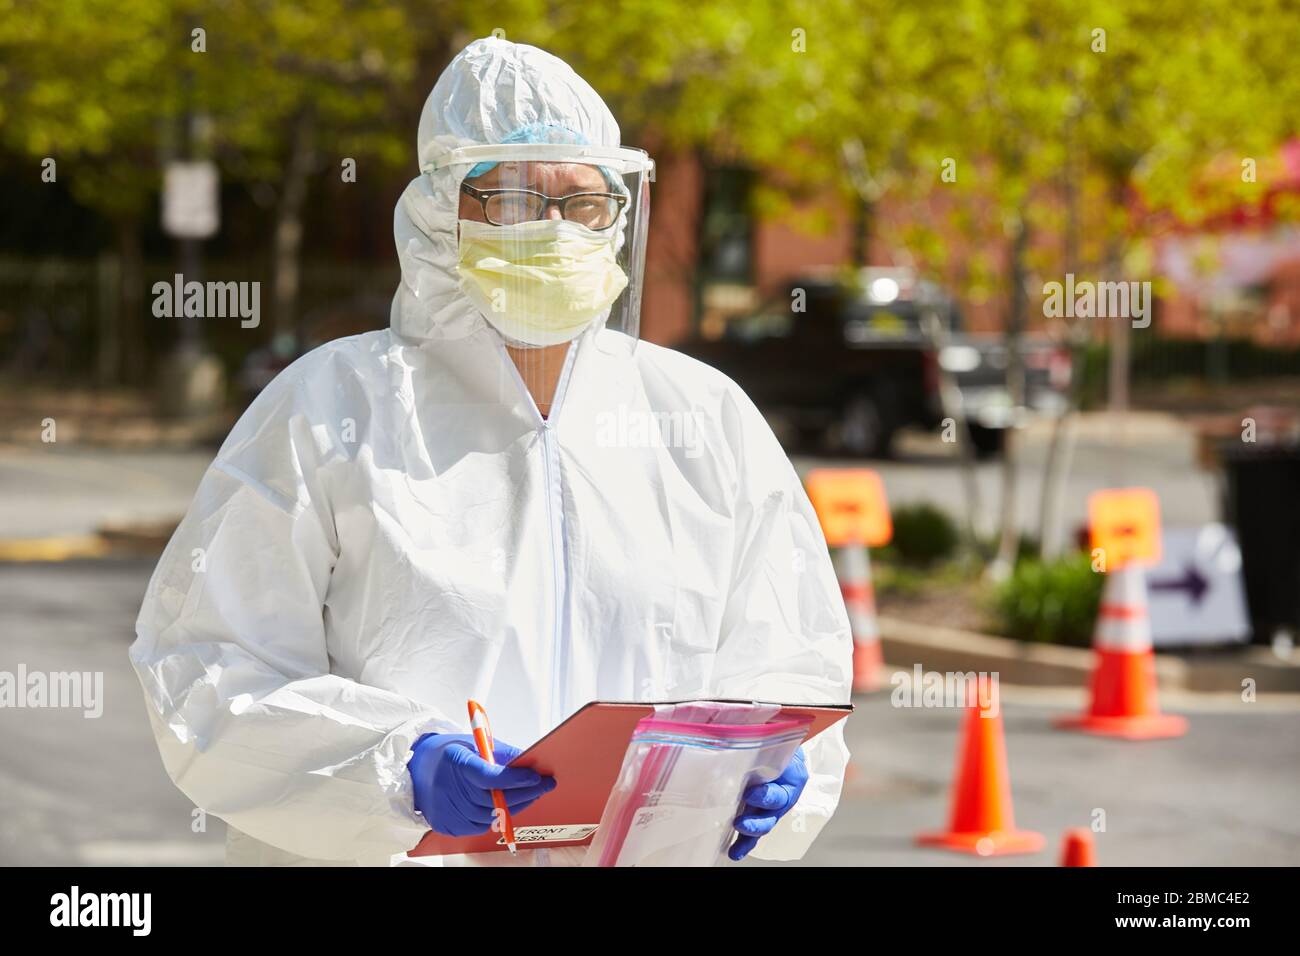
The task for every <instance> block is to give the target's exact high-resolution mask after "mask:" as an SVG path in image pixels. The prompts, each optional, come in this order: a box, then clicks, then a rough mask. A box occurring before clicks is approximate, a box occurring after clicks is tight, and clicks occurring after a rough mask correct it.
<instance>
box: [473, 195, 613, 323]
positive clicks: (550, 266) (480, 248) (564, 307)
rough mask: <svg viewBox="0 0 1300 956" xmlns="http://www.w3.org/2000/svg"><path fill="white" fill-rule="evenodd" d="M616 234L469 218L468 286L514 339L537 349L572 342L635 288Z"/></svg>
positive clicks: (560, 222) (564, 224) (551, 222)
mask: <svg viewBox="0 0 1300 956" xmlns="http://www.w3.org/2000/svg"><path fill="white" fill-rule="evenodd" d="M616 228H617V227H616ZM614 232H615V230H614V229H609V230H607V231H605V232H596V231H595V230H593V229H588V228H587V227H586V226H583V225H580V224H579V223H576V222H568V221H567V220H564V219H538V220H534V221H532V222H521V223H518V224H516V225H511V226H494V225H492V224H491V223H486V222H476V221H473V220H469V219H462V220H460V243H459V253H458V257H459V268H460V287H461V289H462V290H463V291H464V293H465V295H466V296H468V297H469V299H470V301H471V302H473V303H474V304H475V305H476V306H478V308H479V311H481V312H482V313H483V315H484V317H485V318H487V320H488V321H489V322H491V323H492V325H493V326H495V327H496V329H497V330H498V331H499V332H500V333H501V334H502V335H504V336H506V338H509V339H513V340H514V341H516V342H522V343H524V344H525V345H535V346H545V345H558V344H560V343H561V342H568V341H571V340H573V339H574V338H576V337H577V336H578V335H579V334H581V333H582V331H583V330H584V329H586V328H587V326H589V325H591V323H592V322H594V321H595V320H596V319H598V318H599V317H600V316H601V315H602V314H603V313H604V312H605V310H606V309H608V308H609V307H610V306H611V305H612V304H613V302H614V300H615V299H617V298H618V296H619V293H621V292H622V291H623V289H624V288H626V287H627V275H626V274H625V273H624V272H623V270H622V269H621V268H619V265H618V262H617V261H616V260H615V258H614V242H613V240H614Z"/></svg>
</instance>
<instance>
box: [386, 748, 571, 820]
mask: <svg viewBox="0 0 1300 956" xmlns="http://www.w3.org/2000/svg"><path fill="white" fill-rule="evenodd" d="M520 753H522V751H521V750H519V749H518V748H517V747H511V746H510V745H509V744H505V743H502V742H501V741H499V740H498V741H496V742H495V747H494V749H493V752H492V755H493V757H494V759H495V760H496V762H497V766H495V767H494V766H492V764H490V763H488V762H487V761H486V760H484V759H483V758H482V757H480V756H479V755H478V748H477V747H476V746H475V744H474V738H473V737H472V736H470V735H469V734H425V735H424V736H423V737H421V738H420V739H419V740H417V741H416V742H415V743H414V744H413V745H412V746H411V759H410V760H408V761H407V762H406V769H407V770H408V771H409V772H410V774H411V783H412V785H413V786H414V789H415V809H417V810H419V811H420V813H421V814H423V815H424V819H425V820H426V821H427V822H428V824H429V826H430V827H431V828H432V829H434V830H436V831H437V832H438V833H443V834H446V835H447V836H473V835H474V834H477V833H486V832H487V831H488V830H489V829H491V827H492V814H493V806H492V791H493V790H500V791H501V793H502V795H504V796H505V798H506V807H507V808H509V810H510V813H511V814H512V815H513V814H516V813H519V812H520V811H522V810H524V809H525V808H526V807H528V806H530V805H531V804H532V803H533V801H535V800H536V799H537V798H538V797H540V796H542V795H543V794H546V793H550V792H551V791H552V790H554V789H555V778H554V777H543V776H542V775H541V774H539V773H538V772H537V771H536V770H529V769H527V768H525V767H507V766H506V764H508V763H509V762H510V761H511V760H513V759H515V757H517V756H519V754H520Z"/></svg>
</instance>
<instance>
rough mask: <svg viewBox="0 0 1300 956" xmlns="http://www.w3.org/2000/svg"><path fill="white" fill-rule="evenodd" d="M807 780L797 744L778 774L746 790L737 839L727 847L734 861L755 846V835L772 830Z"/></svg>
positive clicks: (747, 853)
mask: <svg viewBox="0 0 1300 956" xmlns="http://www.w3.org/2000/svg"><path fill="white" fill-rule="evenodd" d="M807 783H808V768H807V767H806V766H805V765H804V755H803V748H802V747H800V748H799V749H798V750H796V751H795V752H794V756H793V757H791V758H790V762H789V763H788V764H786V765H785V769H784V770H782V771H781V776H779V777H777V778H776V779H775V780H771V781H769V782H767V783H757V784H755V785H754V786H752V787H750V788H749V789H748V790H746V791H745V809H744V811H743V812H742V813H741V814H740V816H738V817H736V832H737V833H739V834H740V836H738V837H736V842H735V843H733V844H731V848H730V849H729V850H727V856H729V857H730V858H731V859H733V860H743V859H744V858H745V857H746V856H748V855H749V851H750V850H752V849H754V847H755V846H757V845H758V838H759V837H761V836H763V835H764V834H767V833H771V832H772V828H773V827H774V826H776V822H777V821H778V820H780V819H781V818H782V817H783V816H785V815H786V814H787V813H789V812H790V808H791V807H793V806H794V805H795V804H796V803H798V802H799V794H801V793H803V788H804V787H805V786H806V785H807Z"/></svg>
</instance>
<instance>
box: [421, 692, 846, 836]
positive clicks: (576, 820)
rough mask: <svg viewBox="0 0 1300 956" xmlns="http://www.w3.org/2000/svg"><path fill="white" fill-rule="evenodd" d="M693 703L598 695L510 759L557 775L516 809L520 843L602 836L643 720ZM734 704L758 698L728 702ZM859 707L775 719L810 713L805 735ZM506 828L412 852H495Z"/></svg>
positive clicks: (784, 711)
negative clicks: (600, 827) (548, 788)
mask: <svg viewBox="0 0 1300 956" xmlns="http://www.w3.org/2000/svg"><path fill="white" fill-rule="evenodd" d="M686 703H691V701H656V702H651V703H620V702H614V701H592V702H591V703H589V704H586V705H584V706H583V707H582V708H581V709H579V710H578V711H576V712H575V713H573V714H572V715H571V716H570V717H569V718H568V719H567V720H565V721H564V722H563V723H561V724H560V725H559V726H558V727H556V728H555V729H554V730H552V731H551V732H550V733H549V734H547V735H546V736H545V737H543V738H542V739H541V740H539V741H537V743H535V744H533V745H532V746H531V747H529V748H528V749H527V750H525V751H524V752H523V753H521V754H520V755H519V756H518V757H516V758H515V759H514V760H512V761H511V762H510V765H511V766H512V767H532V768H533V769H534V770H536V771H537V772H538V773H540V774H543V775H545V776H551V777H554V778H555V782H556V784H557V786H556V788H555V790H554V791H553V792H551V793H548V794H547V795H546V796H544V797H542V798H541V799H540V800H538V801H537V802H536V803H535V804H533V805H532V806H531V807H529V808H528V809H527V810H525V811H524V812H523V813H519V814H516V815H514V816H513V817H512V818H511V822H512V823H513V824H514V829H515V840H516V842H517V843H518V845H519V848H520V849H528V848H536V847H565V846H583V845H585V844H587V843H590V842H591V839H592V837H594V836H595V835H596V827H597V824H599V823H600V816H601V814H602V813H603V812H604V810H605V802H606V801H607V800H608V799H609V793H610V791H611V790H613V789H614V784H615V783H616V782H617V780H618V772H619V770H620V769H621V768H622V766H623V755H624V754H625V753H626V752H627V745H628V741H629V740H630V739H631V737H632V731H633V730H635V729H636V725H637V723H638V722H639V721H640V720H641V719H642V718H644V717H649V716H651V715H652V714H654V712H655V707H657V706H663V705H665V704H686ZM726 703H745V704H748V703H754V702H753V701H726ZM852 712H853V705H852V704H826V705H816V706H814V705H809V704H784V705H782V707H781V710H780V712H779V713H778V714H777V715H776V716H775V717H773V718H772V719H773V720H780V719H786V720H788V719H790V718H795V717H803V718H810V719H811V720H812V723H811V724H810V725H809V727H808V736H807V737H805V738H804V739H805V741H807V740H811V739H812V738H813V737H815V736H817V734H819V733H821V732H822V731H823V730H825V729H826V728H827V727H831V726H833V725H834V724H837V723H839V722H840V721H841V720H843V719H844V718H845V717H847V716H848V715H849V714H851V713H852ZM505 848H506V846H505V840H504V839H503V838H502V836H501V834H500V833H492V832H488V833H482V834H479V835H478V836H470V837H452V836H444V835H443V834H441V833H434V832H433V831H432V830H431V831H429V832H428V833H426V834H425V836H424V839H422V840H421V841H420V842H419V844H418V845H417V846H416V847H415V849H413V850H411V851H409V853H408V854H407V855H408V856H441V855H443V854H449V853H491V852H493V851H495V850H505Z"/></svg>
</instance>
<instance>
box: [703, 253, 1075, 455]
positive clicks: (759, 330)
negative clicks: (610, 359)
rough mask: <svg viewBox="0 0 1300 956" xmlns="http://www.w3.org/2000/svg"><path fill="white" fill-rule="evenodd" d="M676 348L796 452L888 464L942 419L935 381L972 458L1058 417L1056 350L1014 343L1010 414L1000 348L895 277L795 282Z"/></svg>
mask: <svg viewBox="0 0 1300 956" xmlns="http://www.w3.org/2000/svg"><path fill="white" fill-rule="evenodd" d="M801 307H802V311H800V308H801ZM936 333H937V334H936ZM940 343H941V344H940ZM677 348H678V349H680V350H681V351H683V352H686V353H687V354H689V355H693V356H695V357H696V358H698V359H700V360H701V361H703V362H706V363H707V364H709V365H712V366H714V367H715V368H717V369H719V370H720V371H722V372H724V373H726V374H727V375H728V376H730V377H731V378H732V379H734V380H735V381H736V382H737V383H738V384H739V385H740V386H741V387H742V388H744V389H745V391H746V392H747V393H748V394H749V396H750V397H751V398H752V399H753V400H754V402H755V404H757V405H758V406H759V408H760V409H762V410H763V411H764V412H765V413H768V414H772V415H775V416H779V417H780V418H781V419H782V420H783V422H784V423H787V424H788V425H790V426H792V427H793V429H794V430H795V432H796V436H797V440H798V443H799V445H800V446H802V447H803V448H805V449H808V450H811V449H814V448H817V449H831V450H838V451H841V452H843V453H846V454H851V455H855V456H867V457H875V456H882V455H886V454H888V453H889V449H890V445H891V443H892V441H893V438H894V436H895V434H896V433H897V432H898V430H899V429H900V428H903V427H904V426H917V427H921V428H925V429H934V428H938V427H939V426H940V425H941V424H942V423H943V420H944V418H945V417H947V416H948V415H951V414H952V412H951V410H949V411H947V412H945V409H944V406H943V402H942V400H941V391H940V390H941V383H942V382H941V379H942V373H943V372H945V371H946V372H948V373H950V375H951V381H952V382H953V383H954V384H955V385H956V391H957V394H958V395H959V396H960V401H961V405H962V408H963V409H964V410H965V413H966V417H967V420H968V421H969V423H970V426H971V438H972V444H973V445H974V447H975V450H976V452H977V454H979V455H980V456H981V457H988V456H992V455H996V454H997V453H998V452H999V451H1000V450H1001V448H1002V441H1003V436H1004V435H1005V429H1007V428H1008V427H1009V426H1010V425H1012V424H1013V423H1014V422H1015V421H1016V420H1017V419H1018V418H1023V417H1024V416H1025V415H1027V414H1034V413H1046V414H1055V413H1059V412H1060V411H1061V410H1062V409H1063V408H1064V405H1065V394H1064V393H1065V389H1066V388H1067V387H1068V385H1069V380H1070V357H1069V352H1068V351H1067V350H1066V349H1065V348H1063V347H1059V346H1056V345H1054V344H1052V343H1050V342H1047V341H1045V340H1041V339H1035V338H1032V337H1029V336H1025V337H1022V350H1021V352H1022V355H1023V356H1024V360H1025V407H1024V408H1021V409H1016V408H1013V407H1012V403H1011V399H1010V392H1009V390H1008V388H1007V364H1008V363H1007V351H1006V348H1005V346H1004V345H1003V344H1002V341H1001V339H1000V337H998V336H971V335H966V334H965V333H964V332H963V331H962V317H961V311H960V308H959V306H958V305H957V303H956V302H955V300H953V299H952V297H951V296H949V295H947V294H946V293H944V292H943V291H942V290H941V289H940V288H939V287H938V286H937V285H935V284H934V283H931V282H928V281H926V280H923V279H918V278H917V277H916V276H915V275H914V274H913V273H912V272H911V271H910V270H905V269H873V268H868V269H862V270H860V271H859V272H858V273H856V274H855V275H854V276H853V277H852V278H850V279H831V278H825V277H808V278H801V279H796V280H795V281H793V282H791V283H789V285H788V287H787V288H786V290H785V291H784V292H783V293H782V294H780V295H777V296H775V297H774V298H773V299H771V300H770V301H769V302H768V303H767V304H766V305H764V306H763V307H762V308H760V309H758V310H757V311H755V312H753V313H751V314H748V315H744V316H741V317H739V318H736V319H732V320H731V321H729V322H728V323H727V325H726V326H725V331H724V333H723V335H722V336H721V337H719V338H715V339H706V338H695V339H691V340H689V341H687V342H685V343H682V344H679V345H678V346H677Z"/></svg>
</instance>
